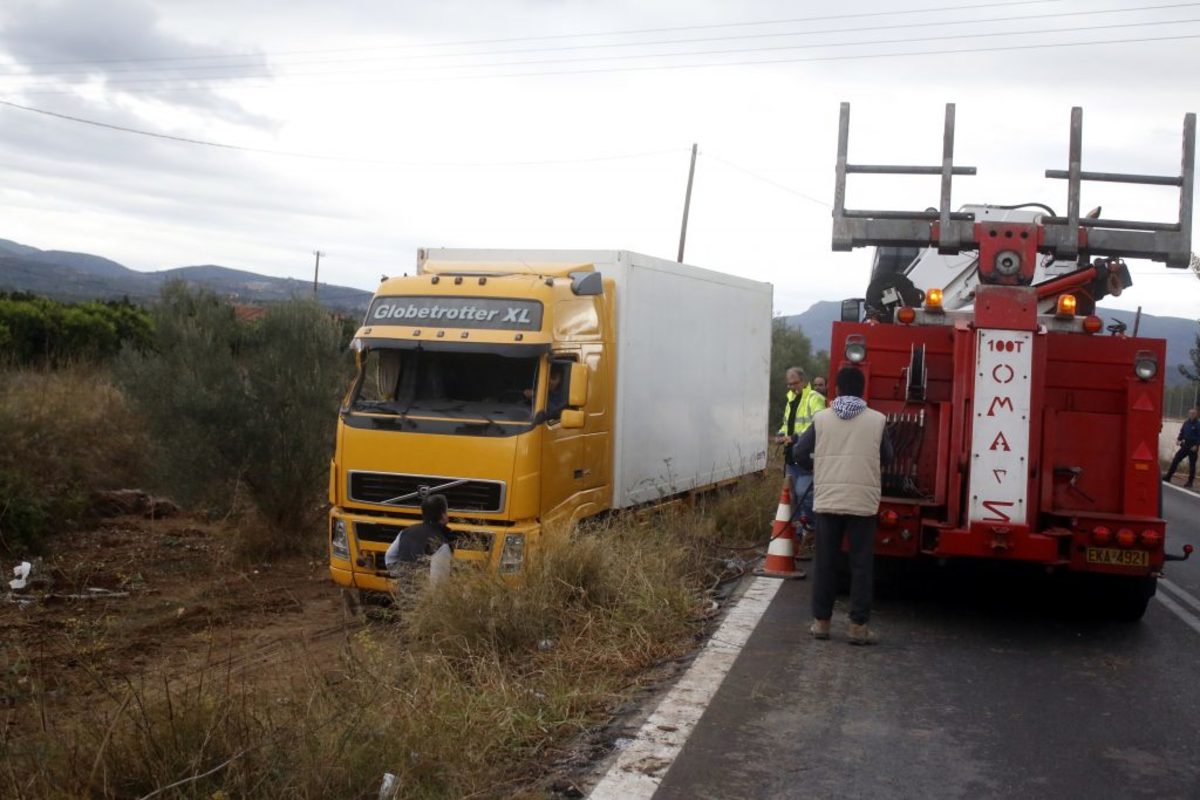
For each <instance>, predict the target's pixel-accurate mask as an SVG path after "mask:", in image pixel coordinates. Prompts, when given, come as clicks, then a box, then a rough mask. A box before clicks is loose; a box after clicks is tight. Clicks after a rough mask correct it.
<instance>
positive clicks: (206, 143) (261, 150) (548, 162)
mask: <svg viewBox="0 0 1200 800" xmlns="http://www.w3.org/2000/svg"><path fill="white" fill-rule="evenodd" d="M0 106H7V107H9V108H14V109H18V110H21V111H28V112H31V113H34V114H41V115H43V116H47V117H54V118H55V119H61V120H66V121H68V122H76V123H79V124H81V125H90V126H93V127H97V128H105V129H107V130H112V131H118V132H121V133H131V134H135V135H137V136H148V137H150V138H153V139H163V140H166V141H171V142H179V143H181V144H192V145H200V146H203V147H215V148H219V149H222V150H236V151H240V152H245V153H258V154H263V155H272V156H287V157H289V158H305V159H312V160H316V161H337V162H344V163H355V164H368V165H374V166H391V167H534V166H560V165H565V164H583V163H592V162H601V161H625V160H630V159H637V158H649V157H652V156H661V155H678V154H680V153H686V152H688V150H687V149H685V148H677V149H670V150H651V151H647V152H642V153H621V154H615V155H603V156H584V157H578V158H565V159H543V160H538V161H458V162H435V161H387V160H378V159H365V158H353V157H348V156H336V155H320V154H314V153H300V152H294V151H288V150H273V149H270V148H265V147H248V146H244V145H237V144H227V143H225V142H216V141H212V140H208V139H194V138H191V137H187V136H174V135H171V134H167V133H157V132H155V131H148V130H143V129H140V128H130V127H127V126H125V125H114V124H111V123H108V122H100V121H99V120H93V119H86V118H84V117H76V116H73V115H71V114H61V113H59V112H57V111H49V110H47V109H44V108H35V107H33V106H27V105H23V104H21V103H14V102H12V101H11V100H2V99H0Z"/></svg>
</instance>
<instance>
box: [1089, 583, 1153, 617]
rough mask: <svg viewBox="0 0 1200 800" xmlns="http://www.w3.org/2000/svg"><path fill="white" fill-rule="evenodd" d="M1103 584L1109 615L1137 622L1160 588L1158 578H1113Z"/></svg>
mask: <svg viewBox="0 0 1200 800" xmlns="http://www.w3.org/2000/svg"><path fill="white" fill-rule="evenodd" d="M1102 586H1103V591H1104V594H1103V595H1102V597H1103V598H1104V601H1105V602H1104V606H1105V610H1106V611H1107V612H1108V616H1109V617H1111V618H1112V619H1115V620H1118V621H1119V622H1137V621H1138V620H1140V619H1141V618H1142V616H1143V615H1145V613H1146V607H1147V606H1148V605H1149V604H1150V598H1151V597H1154V593H1155V592H1156V591H1157V590H1158V578H1154V577H1149V576H1147V577H1145V578H1112V579H1109V580H1107V581H1105V583H1104V584H1103V585H1102Z"/></svg>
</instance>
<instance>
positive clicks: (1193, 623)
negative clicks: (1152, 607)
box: [1154, 594, 1200, 633]
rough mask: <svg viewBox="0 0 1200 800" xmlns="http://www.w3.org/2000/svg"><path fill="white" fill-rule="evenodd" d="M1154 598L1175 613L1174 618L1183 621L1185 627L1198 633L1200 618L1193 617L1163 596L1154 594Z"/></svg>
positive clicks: (1199, 630)
mask: <svg viewBox="0 0 1200 800" xmlns="http://www.w3.org/2000/svg"><path fill="white" fill-rule="evenodd" d="M1154 596H1155V597H1156V598H1158V602H1160V603H1162V604H1163V605H1164V606H1166V607H1167V608H1169V609H1170V610H1171V611H1173V612H1174V613H1175V616H1177V617H1179V618H1180V619H1181V620H1183V622H1184V624H1185V625H1187V626H1188V627H1189V628H1191V629H1192V630H1194V631H1195V632H1196V633H1200V617H1197V616H1195V615H1194V614H1192V612H1190V611H1188V610H1187V609H1185V608H1184V607H1183V606H1181V605H1179V603H1176V602H1175V601H1174V600H1172V599H1171V598H1170V597H1168V596H1167V595H1165V594H1156V595H1154Z"/></svg>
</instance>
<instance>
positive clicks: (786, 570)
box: [754, 481, 807, 578]
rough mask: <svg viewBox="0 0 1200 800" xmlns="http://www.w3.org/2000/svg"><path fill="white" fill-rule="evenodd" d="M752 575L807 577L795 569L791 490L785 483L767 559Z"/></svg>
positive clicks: (794, 535) (776, 512)
mask: <svg viewBox="0 0 1200 800" xmlns="http://www.w3.org/2000/svg"><path fill="white" fill-rule="evenodd" d="M754 574H755V575H765V576H766V577H768V578H804V577H807V575H806V573H805V572H804V571H803V570H799V569H796V529H795V527H794V526H793V525H792V490H791V487H789V486H788V484H787V481H784V482H783V492H781V493H780V495H779V508H778V509H777V510H776V511H775V524H774V526H773V527H772V528H771V544H770V546H769V547H768V548H767V559H766V561H764V562H763V565H762V566H761V567H760V568H758V569H756V570H755V571H754Z"/></svg>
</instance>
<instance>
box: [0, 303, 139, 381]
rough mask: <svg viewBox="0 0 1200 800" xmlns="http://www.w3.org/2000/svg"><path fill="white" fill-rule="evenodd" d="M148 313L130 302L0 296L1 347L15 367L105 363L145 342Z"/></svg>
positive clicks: (137, 347)
mask: <svg viewBox="0 0 1200 800" xmlns="http://www.w3.org/2000/svg"><path fill="white" fill-rule="evenodd" d="M151 338H152V328H151V323H150V315H149V314H148V313H147V312H146V310H145V309H142V308H140V307H138V306H135V305H133V304H132V303H130V302H129V300H127V299H126V300H118V301H104V302H102V301H96V300H93V301H89V302H86V303H60V302H57V301H55V300H50V299H49V298H45V297H38V296H37V295H32V294H26V293H20V292H14V293H3V292H0V348H3V350H4V352H6V354H7V356H8V359H7V360H8V361H10V362H11V363H12V364H14V365H38V366H60V365H64V364H68V363H71V362H77V361H107V360H109V359H111V358H112V357H113V356H115V355H116V354H117V353H118V352H119V351H120V350H121V348H122V347H133V348H135V349H144V348H145V347H147V346H148V345H149V344H150V340H151Z"/></svg>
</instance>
